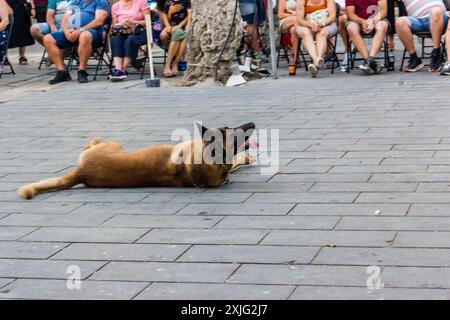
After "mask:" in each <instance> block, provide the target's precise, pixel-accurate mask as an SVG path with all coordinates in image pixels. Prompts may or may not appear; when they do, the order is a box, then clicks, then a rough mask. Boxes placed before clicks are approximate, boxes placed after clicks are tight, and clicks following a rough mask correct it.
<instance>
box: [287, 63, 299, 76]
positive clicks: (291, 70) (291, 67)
mask: <svg viewBox="0 0 450 320" xmlns="http://www.w3.org/2000/svg"><path fill="white" fill-rule="evenodd" d="M288 71H289V75H290V76H295V73H296V71H297V67H296V65H295V64H290V65H289V67H288Z"/></svg>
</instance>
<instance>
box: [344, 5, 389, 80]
mask: <svg viewBox="0 0 450 320" xmlns="http://www.w3.org/2000/svg"><path fill="white" fill-rule="evenodd" d="M345 10H346V11H347V17H348V20H349V22H347V32H348V35H349V37H350V39H351V41H352V42H353V44H354V45H355V47H356V50H358V52H359V53H360V54H361V56H362V57H363V59H364V62H363V63H362V64H361V65H360V66H359V68H360V69H361V70H362V71H363V72H364V73H365V74H367V75H369V74H371V73H372V72H373V73H375V74H379V73H380V72H381V71H382V70H383V68H384V66H383V65H382V64H380V63H378V62H377V61H376V60H375V58H376V57H377V56H378V54H379V53H380V50H381V47H382V46H383V42H384V39H385V38H386V35H387V33H388V31H389V22H388V21H387V20H386V15H387V0H347V1H346V7H345ZM362 34H365V35H373V41H372V48H371V49H370V51H369V50H368V49H367V47H366V43H365V42H364V39H363V37H362Z"/></svg>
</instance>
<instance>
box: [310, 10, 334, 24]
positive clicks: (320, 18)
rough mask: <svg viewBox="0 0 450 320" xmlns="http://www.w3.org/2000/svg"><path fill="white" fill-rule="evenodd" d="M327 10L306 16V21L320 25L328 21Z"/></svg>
mask: <svg viewBox="0 0 450 320" xmlns="http://www.w3.org/2000/svg"><path fill="white" fill-rule="evenodd" d="M328 15H329V13H328V9H321V10H317V11H314V12H313V13H309V14H307V15H306V20H308V21H309V22H313V23H318V24H320V23H322V22H325V21H326V20H327V19H328Z"/></svg>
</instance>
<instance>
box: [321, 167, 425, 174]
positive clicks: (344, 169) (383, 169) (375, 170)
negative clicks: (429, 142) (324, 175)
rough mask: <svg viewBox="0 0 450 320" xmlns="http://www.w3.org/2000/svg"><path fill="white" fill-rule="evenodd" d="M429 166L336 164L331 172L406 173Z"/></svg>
mask: <svg viewBox="0 0 450 320" xmlns="http://www.w3.org/2000/svg"><path fill="white" fill-rule="evenodd" d="M426 171H427V166H425V165H422V166H408V165H404V166H384V165H381V166H334V167H333V168H331V169H330V170H329V171H328V172H329V173H347V174H349V173H405V172H426Z"/></svg>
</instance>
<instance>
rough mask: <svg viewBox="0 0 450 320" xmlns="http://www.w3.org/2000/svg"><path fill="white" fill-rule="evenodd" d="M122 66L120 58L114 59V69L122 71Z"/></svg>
mask: <svg viewBox="0 0 450 320" xmlns="http://www.w3.org/2000/svg"><path fill="white" fill-rule="evenodd" d="M123 65H124V63H123V58H121V57H114V66H115V67H116V69H120V70H123V69H124V66H123Z"/></svg>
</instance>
